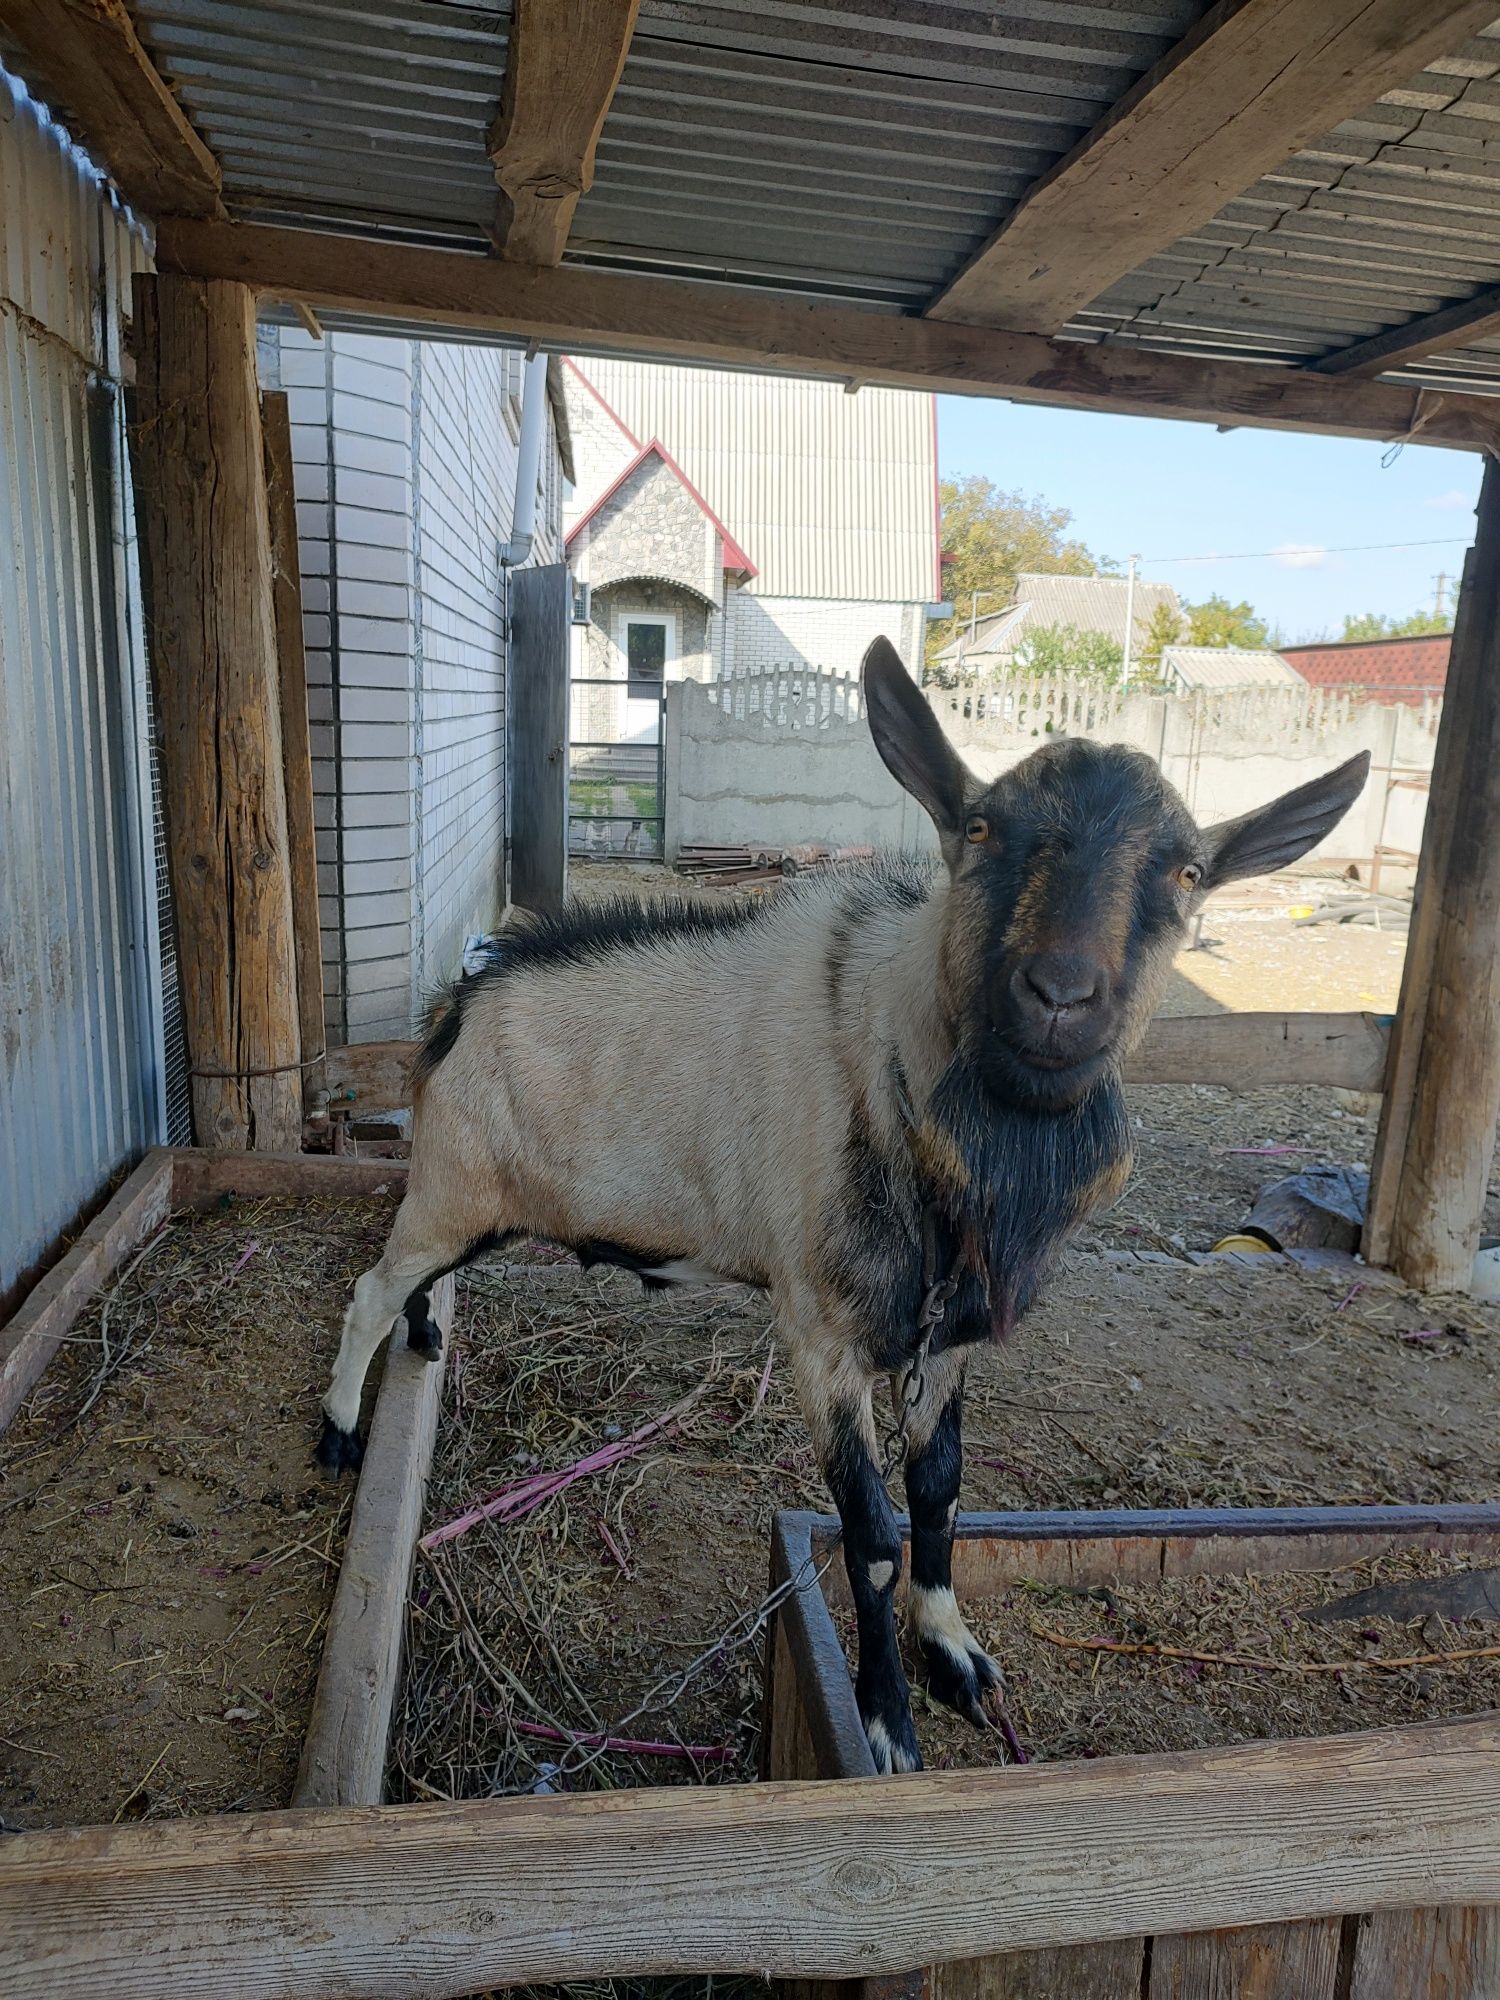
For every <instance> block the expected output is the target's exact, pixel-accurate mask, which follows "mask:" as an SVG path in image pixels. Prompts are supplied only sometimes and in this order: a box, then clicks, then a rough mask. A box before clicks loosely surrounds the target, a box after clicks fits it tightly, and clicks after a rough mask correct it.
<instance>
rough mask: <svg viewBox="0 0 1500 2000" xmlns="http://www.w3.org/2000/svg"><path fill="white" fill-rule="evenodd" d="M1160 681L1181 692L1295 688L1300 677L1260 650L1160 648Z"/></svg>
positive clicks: (1277, 655)
mask: <svg viewBox="0 0 1500 2000" xmlns="http://www.w3.org/2000/svg"><path fill="white" fill-rule="evenodd" d="M1161 669H1162V675H1163V677H1164V678H1167V679H1171V678H1174V677H1175V679H1176V680H1177V681H1178V682H1179V683H1180V684H1181V685H1182V686H1183V687H1185V688H1239V687H1298V686H1300V685H1301V684H1302V676H1301V674H1299V673H1297V672H1296V671H1295V670H1294V669H1293V668H1291V667H1289V666H1288V665H1287V663H1286V661H1285V660H1284V659H1282V657H1281V655H1280V653H1273V652H1271V651H1270V649H1269V648H1268V647H1264V646H1164V647H1163V648H1162V655H1161Z"/></svg>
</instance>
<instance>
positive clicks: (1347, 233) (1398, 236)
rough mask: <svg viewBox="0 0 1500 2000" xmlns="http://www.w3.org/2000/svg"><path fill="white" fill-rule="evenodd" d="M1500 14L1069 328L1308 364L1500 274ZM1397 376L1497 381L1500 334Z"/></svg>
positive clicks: (1452, 382)
mask: <svg viewBox="0 0 1500 2000" xmlns="http://www.w3.org/2000/svg"><path fill="white" fill-rule="evenodd" d="M1497 120H1500V24H1497V25H1496V26H1495V27H1492V28H1488V29H1486V30H1485V31H1484V32H1483V33H1482V34H1480V35H1477V36H1475V37H1473V38H1472V39H1471V40H1470V41H1469V42H1467V43H1466V44H1464V45H1463V46H1462V47H1461V48H1459V49H1456V50H1455V51H1454V52H1453V54H1452V55H1450V56H1446V57H1444V58H1442V59H1441V60H1440V61H1438V62H1435V63H1431V64H1429V66H1428V67H1427V68H1426V69H1425V70H1423V71H1422V72H1421V73H1420V75H1418V76H1415V77H1413V78H1412V80H1411V83H1410V84H1409V85H1408V86H1406V87H1404V88H1402V89H1400V90H1393V91H1388V92H1387V93H1386V95H1385V96H1384V97H1382V98H1381V99H1380V101H1379V103H1378V104H1375V105H1372V106H1371V108H1370V109H1369V110H1368V111H1367V112H1364V113H1361V114H1360V115H1359V116H1358V117H1356V118H1349V119H1346V120H1345V121H1344V122H1343V123H1342V124H1341V125H1337V126H1335V127H1334V129H1333V130H1332V131H1331V132H1329V133H1327V134H1325V135H1324V136H1323V137H1321V138H1319V139H1317V140H1315V141H1314V142H1313V143H1312V144H1311V145H1309V146H1306V147H1304V148H1303V150H1302V151H1301V152H1299V153H1296V154H1294V155H1293V157H1292V158H1291V159H1290V160H1288V161H1287V163H1286V164H1285V165H1284V166H1282V167H1279V168H1278V169H1277V170H1276V172H1275V173H1273V174H1268V175H1266V176H1265V177H1264V178H1263V179H1262V180H1260V181H1258V182H1257V183H1256V184H1255V185H1254V186H1253V187H1251V188H1248V189H1246V191H1245V192H1244V193H1243V194H1241V195H1240V196H1238V197H1237V198H1236V199H1235V200H1234V201H1232V202H1229V203H1228V204H1227V205H1226V206H1225V207H1224V208H1222V209H1221V210H1220V211H1219V213H1218V214H1217V215H1216V216H1215V217H1214V219H1213V220H1212V221H1211V222H1208V223H1206V224H1205V225H1204V226H1203V227H1202V229H1200V230H1198V231H1196V232H1194V233H1193V234H1192V235H1190V236H1187V237H1184V238H1183V239H1182V240H1181V241H1180V242H1178V243H1176V244H1174V245H1173V246H1172V248H1171V249H1170V250H1167V251H1164V252H1163V253H1162V254H1161V255H1160V256H1159V257H1156V258H1153V259H1152V260H1151V261H1150V262H1149V263H1148V264H1145V265H1143V266H1142V267H1141V268H1140V269H1139V270H1137V271H1135V272H1132V274H1131V275H1130V276H1129V277H1128V278H1125V279H1123V280H1121V282H1120V283H1119V284H1117V285H1116V286H1114V287H1113V289H1112V290H1111V291H1109V292H1107V293H1106V294H1105V295H1104V296H1103V297H1102V298H1101V299H1098V300H1096V301H1095V302H1094V304H1093V305H1092V306H1090V307H1089V308H1088V310H1087V311H1085V312H1083V313H1080V314H1079V315H1078V317H1077V319H1076V320H1075V321H1074V323H1073V325H1072V327H1071V328H1070V329H1069V332H1070V333H1071V334H1073V335H1074V336H1077V337H1080V338H1088V339H1099V338H1101V337H1106V336H1107V337H1108V338H1110V339H1111V340H1115V341H1120V340H1128V341H1131V342H1134V343H1138V344H1140V345H1143V346H1148V347H1153V348H1159V349H1170V350H1173V351H1178V352H1190V353H1195V354H1209V355H1220V356H1226V357H1238V358H1243V359H1256V360H1275V361H1288V362H1293V363H1297V362H1305V361H1307V360H1310V359H1312V358H1314V357H1316V356H1318V355H1322V354H1326V353H1328V352H1330V351H1332V350H1334V349H1337V348H1340V347H1344V346H1347V345H1349V344H1350V343H1351V342H1353V341H1357V340H1363V339H1365V338H1367V337H1368V336H1369V335H1371V334H1374V333H1379V332H1382V331H1383V330H1384V329H1386V328H1387V327H1391V326H1397V325H1401V324H1404V323H1405V322H1406V321H1407V320H1408V319H1413V318H1419V317H1421V316H1423V315H1425V314H1427V313H1430V312H1434V311H1436V310H1437V309H1438V308H1439V307H1440V306H1443V305H1448V304H1452V303H1453V302H1454V301H1456V300H1459V299H1466V298H1469V297H1470V296H1472V295H1473V293H1475V292H1476V291H1479V290H1483V289H1486V288H1488V287H1490V286H1493V285H1496V284H1500V123H1497ZM1392 372H1393V373H1394V374H1395V375H1396V376H1397V378H1398V379H1404V380H1409V381H1413V382H1421V383H1427V384H1431V385H1434V386H1448V387H1453V388H1464V389H1473V388H1488V389H1495V388H1496V387H1500V341H1497V340H1493V339H1491V340H1484V341H1476V342H1475V343H1474V344H1473V345H1471V346H1469V347H1466V348H1462V349H1458V350H1455V351H1453V352H1451V353H1448V354H1444V355H1439V356H1434V357H1432V358H1431V359H1429V360H1426V361H1423V362H1420V363H1417V364H1414V365H1412V366H1410V367H1408V368H1406V369H1404V370H1397V371H1392Z"/></svg>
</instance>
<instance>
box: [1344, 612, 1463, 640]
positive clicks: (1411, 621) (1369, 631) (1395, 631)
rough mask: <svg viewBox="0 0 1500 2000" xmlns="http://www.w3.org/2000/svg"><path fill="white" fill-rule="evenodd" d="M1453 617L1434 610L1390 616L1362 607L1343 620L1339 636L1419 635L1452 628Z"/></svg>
mask: <svg viewBox="0 0 1500 2000" xmlns="http://www.w3.org/2000/svg"><path fill="white" fill-rule="evenodd" d="M1452 630H1453V620H1452V619H1451V618H1439V617H1438V616H1437V615H1436V613H1435V612H1431V611H1413V612H1412V613H1411V615H1410V616H1409V617H1407V618H1392V617H1389V616H1388V615H1387V614H1386V613H1385V612H1383V611H1361V612H1360V613H1359V614H1358V615H1357V616H1355V615H1350V616H1348V617H1346V618H1345V620H1344V629H1343V631H1342V632H1341V633H1340V634H1339V637H1340V638H1341V639H1421V638H1426V637H1427V636H1428V635H1429V634H1430V633H1435V632H1451V631H1452Z"/></svg>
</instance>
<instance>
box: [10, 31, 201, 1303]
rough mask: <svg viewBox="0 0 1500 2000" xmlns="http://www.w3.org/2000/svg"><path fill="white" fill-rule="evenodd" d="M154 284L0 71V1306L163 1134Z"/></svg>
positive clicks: (50, 130)
mask: <svg viewBox="0 0 1500 2000" xmlns="http://www.w3.org/2000/svg"><path fill="white" fill-rule="evenodd" d="M146 261H147V259H146V253H145V247H144V242H143V239H142V237H141V235H140V234H139V232H137V231H136V230H134V229H132V227H131V226H130V225H129V223H128V221H127V219H126V218H125V217H124V216H123V215H122V214H121V212H120V211H119V209H118V208H117V207H116V206H115V205H114V204H113V203H112V202H111V201H110V200H109V199H108V198H107V196H106V195H105V194H104V192H103V191H102V189H101V188H100V186H99V184H98V182H97V181H96V179H95V178H94V177H93V175H92V174H91V173H90V172H89V170H88V168H87V166H86V164H85V163H84V162H83V161H82V159H81V157H80V156H79V155H78V154H77V153H76V152H75V151H74V150H73V148H72V147H71V146H70V145H69V144H68V142H67V141H66V140H65V139H64V138H63V136H62V134H61V133H60V132H59V130H58V129H57V128H56V127H55V126H54V125H52V124H51V122H50V120H48V119H47V117H46V116H45V114H44V113H43V112H41V111H40V109H39V108H38V107H37V106H36V105H35V104H34V103H33V102H32V100H31V99H30V98H28V97H27V96H26V94H25V92H24V91H23V90H22V89H21V87H20V86H19V85H18V84H15V83H13V82H12V81H11V79H10V78H9V77H7V76H6V75H5V73H4V72H3V71H0V551H3V552H4V560H5V570H4V580H3V584H0V1302H4V1301H5V1300H6V1299H7V1297H8V1296H9V1295H12V1294H13V1293H14V1291H15V1289H16V1287H17V1284H18V1281H21V1280H23V1279H24V1278H25V1277H26V1276H27V1274H29V1273H30V1272H31V1271H32V1270H33V1269H34V1267H35V1266H36V1265H37V1264H38V1262H39V1261H40V1260H42V1259H44V1258H46V1257H47V1256H48V1255H49V1253H50V1252H51V1251H52V1249H53V1248H54V1246H55V1244H56V1242H57V1239H58V1237H59V1236H60V1235H61V1233H62V1232H63V1231H65V1230H66V1229H67V1228H68V1227H69V1225H70V1224H71V1223H73V1221H74V1220H75V1218H76V1217H77V1215H78V1213H79V1211H80V1210H81V1209H82V1208H84V1207H86V1206H87V1205H88V1204H89V1203H90V1202H92V1201H93V1200H94V1199H95V1198H96V1197H97V1196H98V1195H99V1193H100V1192H101V1190H102V1189H103V1187H104V1186H105V1184H106V1183H107V1181H108V1179H109V1177H110V1176H111V1174H113V1173H114V1172H115V1171H116V1170H117V1169H118V1168H120V1167H122V1166H124V1165H125V1164H127V1163H128V1162H130V1161H131V1160H133V1159H134V1158H135V1157H136V1156H137V1155H138V1154H139V1153H140V1152H141V1151H142V1150H143V1148H145V1147H146V1146H148V1145H150V1144H152V1143H153V1142H154V1141H155V1140H157V1139H158V1138H159V1137H160V1136H162V1135H163V1131H164V1118H165V1091H164V1085H163V1077H162V1058H161V1046H162V1039H161V1001H160V990H159V962H158V953H157V895H158V888H157V880H156V870H155V861H154V852H153V839H152V809H151V770H150V755H149V738H148V730H147V721H146V676H145V661H144V648H143V643H142V621H141V607H140V593H139V585H138V576H137V567H136V556H135V532H134V523H133V519H132V514H131V507H130V493H129V485H128V481H127V480H126V478H125V476H124V465H125V440H124V412H123V407H122V395H121V388H120V317H121V308H122V303H123V302H124V301H126V300H128V296H129V289H130V279H131V274H132V272H133V271H134V270H136V269H137V268H140V267H142V266H143V265H144V264H145V263H146Z"/></svg>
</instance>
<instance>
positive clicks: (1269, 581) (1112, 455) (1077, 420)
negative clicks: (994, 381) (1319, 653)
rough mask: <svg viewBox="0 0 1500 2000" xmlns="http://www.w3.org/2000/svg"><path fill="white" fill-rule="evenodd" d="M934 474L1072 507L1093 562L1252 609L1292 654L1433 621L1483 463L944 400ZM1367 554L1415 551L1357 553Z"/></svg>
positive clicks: (1462, 540) (1438, 453) (1426, 449)
mask: <svg viewBox="0 0 1500 2000" xmlns="http://www.w3.org/2000/svg"><path fill="white" fill-rule="evenodd" d="M1387 458H1389V459H1390V463H1389V464H1384V463H1382V461H1383V460H1385V459H1387ZM938 468H939V471H940V473H941V476H942V477H943V478H945V479H952V478H961V477H963V476H965V475H966V474H969V473H980V474H982V475H983V476H984V477H985V478H986V479H991V480H993V481H994V483H995V484H996V485H997V486H998V487H1001V488H1003V489H1004V490H1006V491H1011V490H1013V489H1019V490H1020V491H1022V492H1024V493H1026V494H1028V495H1039V496H1040V497H1042V498H1043V499H1045V500H1047V501H1048V502H1049V503H1050V504H1051V505H1053V506H1058V507H1066V508H1067V509H1068V510H1069V511H1070V513H1071V514H1072V516H1073V525H1072V528H1071V529H1070V530H1069V533H1070V534H1071V535H1073V536H1075V537H1076V538H1077V539H1078V540H1080V541H1082V542H1083V543H1085V544H1086V545H1087V547H1088V548H1089V549H1090V550H1091V551H1092V553H1093V554H1095V555H1096V556H1106V555H1107V556H1115V557H1117V558H1119V559H1120V560H1121V561H1122V563H1123V559H1124V558H1125V557H1126V556H1129V555H1132V554H1134V555H1138V556H1140V557H1141V566H1140V570H1139V572H1138V573H1139V574H1140V575H1142V576H1144V577H1146V578H1149V579H1150V580H1151V581H1152V582H1160V583H1170V584H1172V585H1173V587H1174V588H1175V589H1176V591H1177V593H1178V595H1179V596H1180V597H1182V598H1185V599H1188V600H1198V599H1201V598H1204V597H1208V596H1210V595H1211V594H1212V593H1214V592H1215V591H1218V592H1220V593H1222V594H1223V595H1224V596H1226V597H1228V598H1229V599H1230V600H1231V601H1232V602H1238V601H1239V600H1240V599H1241V598H1248V599H1249V601H1250V603H1251V604H1252V605H1253V606H1254V607H1255V609H1256V610H1257V611H1258V612H1260V613H1261V615H1262V616H1263V617H1265V618H1266V619H1268V620H1269V622H1270V623H1271V624H1272V626H1273V627H1276V628H1278V631H1279V636H1280V638H1281V639H1282V641H1283V642H1284V643H1286V644H1292V643H1294V642H1295V641H1297V640H1299V639H1311V638H1319V637H1324V636H1327V637H1332V638H1337V637H1338V636H1339V633H1340V632H1341V630H1342V628H1343V622H1344V616H1345V613H1346V612H1347V613H1358V612H1363V611H1381V612H1388V613H1392V614H1394V615H1396V616H1405V615H1406V614H1407V613H1408V612H1411V611H1415V610H1417V609H1418V608H1419V607H1420V608H1423V609H1431V607H1432V604H1433V599H1434V593H1435V589H1436V585H1435V581H1434V579H1435V578H1436V577H1437V576H1438V574H1439V572H1441V571H1446V572H1447V574H1448V576H1449V577H1450V578H1451V577H1452V576H1453V575H1454V573H1455V572H1456V571H1457V570H1458V569H1459V568H1460V567H1461V565H1462V562H1463V552H1464V549H1465V547H1466V546H1467V544H1468V542H1469V540H1470V538H1471V533H1472V529H1473V509H1474V502H1475V500H1476V498H1477V497H1478V493H1479V480H1480V475H1481V472H1482V470H1483V459H1482V457H1481V455H1480V454H1479V453H1478V452H1467V451H1445V450H1439V449H1435V448H1434V447H1432V446H1430V445H1415V444H1410V445H1405V446H1403V447H1402V448H1401V449H1400V450H1399V451H1398V452H1396V453H1395V454H1394V456H1392V455H1391V451H1390V447H1388V446H1385V445H1381V444H1373V443H1366V442H1364V441H1362V440H1359V439H1352V438H1323V437H1304V436H1300V435H1297V434H1294V433H1292V432H1287V431H1264V430H1236V431H1231V432H1228V433H1227V434H1224V435H1220V433H1219V432H1217V431H1216V430H1215V429H1214V428H1213V426H1212V425H1211V424H1192V423H1174V422H1171V421H1169V420H1167V419H1165V418H1160V417H1106V416H1095V415H1091V414H1087V413H1084V412H1080V411H1076V410H1048V409H1040V408H1036V407H1034V406H1029V405H1025V404H1018V403H1001V402H995V401H992V400H988V399H982V398H979V397H967V396H963V397H959V396H940V397H939V398H938ZM1372 543H1379V544H1393V543H1404V544H1407V545H1408V546H1406V547H1390V546H1384V547H1379V548H1370V547H1368V546H1365V547H1364V548H1363V549H1362V550H1361V549H1359V548H1358V545H1361V544H1363V545H1368V544H1372ZM1414 543H1425V544H1431V545H1432V546H1426V547H1413V546H1409V545H1410V544H1414ZM1273 552H1274V553H1273ZM1184 556H1195V557H1197V556H1204V557H1214V558H1216V560H1213V561H1195V562H1183V561H1180V560H1170V559H1171V558H1180V557H1184ZM1237 557H1238V558H1247V559H1243V560H1231V558H1237ZM1448 603H1449V606H1450V608H1451V605H1452V592H1451V585H1450V591H1449V597H1448Z"/></svg>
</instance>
